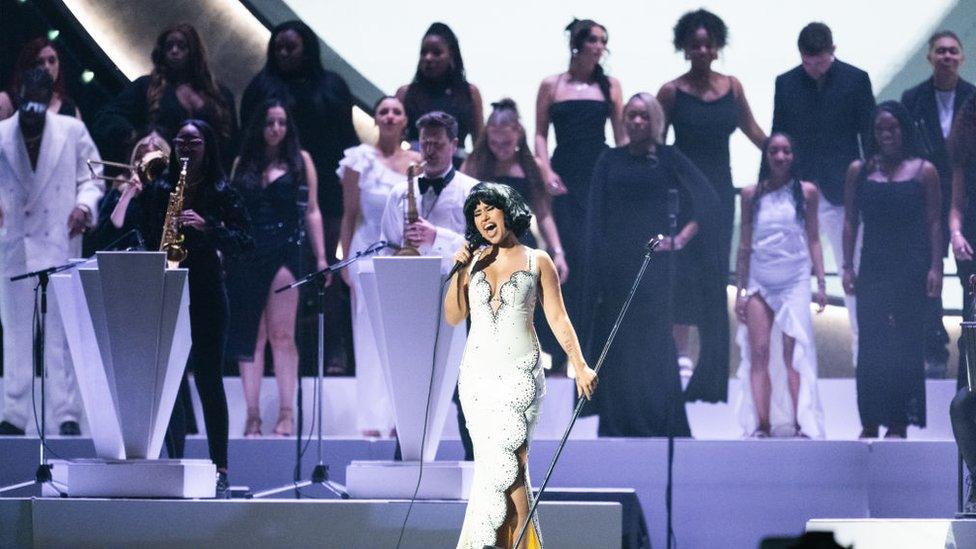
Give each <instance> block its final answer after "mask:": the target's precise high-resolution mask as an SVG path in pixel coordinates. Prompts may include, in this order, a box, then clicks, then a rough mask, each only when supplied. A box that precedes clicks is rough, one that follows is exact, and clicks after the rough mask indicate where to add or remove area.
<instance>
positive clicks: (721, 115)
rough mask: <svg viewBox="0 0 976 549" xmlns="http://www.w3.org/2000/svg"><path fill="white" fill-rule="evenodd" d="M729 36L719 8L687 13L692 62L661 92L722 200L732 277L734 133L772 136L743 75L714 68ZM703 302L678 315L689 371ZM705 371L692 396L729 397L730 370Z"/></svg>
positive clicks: (684, 38)
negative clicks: (691, 337) (759, 119)
mask: <svg viewBox="0 0 976 549" xmlns="http://www.w3.org/2000/svg"><path fill="white" fill-rule="evenodd" d="M727 36H728V29H727V28H726V26H725V22H723V21H722V19H721V18H720V17H718V16H717V15H715V14H714V13H711V12H709V11H707V10H704V9H699V10H696V11H692V12H688V13H686V14H684V15H682V16H681V18H680V19H679V20H678V23H677V24H676V25H675V26H674V39H673V44H674V48H675V50H676V51H682V52H684V56H685V59H687V60H688V61H689V63H690V65H691V66H690V68H689V69H688V72H686V73H684V74H682V75H681V76H679V77H678V78H675V79H674V80H672V81H670V82H668V83H666V84H664V85H663V86H661V89H660V91H658V92H657V99H658V101H660V102H661V106H662V107H663V108H664V114H665V117H666V119H667V125H671V126H674V146H675V147H677V148H678V149H679V150H681V152H682V153H684V155H685V156H686V157H688V159H689V160H691V161H692V162H693V163H694V164H695V166H697V167H698V169H700V170H701V171H702V172H703V173H704V174H705V177H707V178H708V181H709V182H710V183H711V184H712V186H713V187H714V188H715V191H716V192H717V193H718V196H719V199H720V201H721V203H722V209H721V212H720V215H721V221H722V224H721V227H722V247H721V249H720V251H719V255H720V256H721V257H722V258H723V259H724V261H725V263H724V265H725V276H726V277H727V276H728V271H729V259H730V251H731V246H732V225H733V223H734V219H735V194H736V192H735V185H733V183H732V169H731V166H730V160H729V137H731V135H732V133H733V132H735V130H736V128H739V129H741V130H742V132H743V133H745V134H746V136H747V137H748V138H749V140H750V141H752V142H753V143H754V144H755V145H756V147H757V148H760V149H761V148H762V145H763V142H764V141H765V140H766V134H765V133H764V132H763V131H762V129H760V128H759V124H757V123H756V120H755V118H754V117H753V116H752V110H751V109H750V108H749V102H748V101H746V96H745V91H744V90H743V89H742V84H741V83H740V82H739V80H738V79H736V78H735V77H734V76H731V75H725V74H720V73H718V72H716V71H714V70H713V69H712V63H713V62H714V61H715V60H716V59H718V55H719V52H720V51H721V50H722V48H724V47H725V43H726V39H727ZM667 125H666V126H665V131H666V129H667ZM692 272H694V271H692ZM689 283H690V285H692V286H695V285H698V284H700V281H699V280H697V279H694V278H693V279H692V280H691V281H689ZM722 301H723V303H724V302H725V296H722ZM703 306H705V304H703V303H701V302H700V299H693V300H690V301H688V302H686V306H684V307H682V309H681V311H680V314H679V316H678V317H677V318H676V322H677V324H676V325H675V330H674V332H675V333H674V337H675V344H676V345H677V346H678V362H679V364H681V366H682V370H683V371H686V372H688V371H689V369H690V368H691V367H692V363H691V359H690V358H688V357H689V355H690V353H689V349H688V332H689V330H688V327H689V326H691V325H695V324H698V319H699V317H700V316H701V308H702V307H703ZM689 373H690V372H689ZM703 374H704V372H702V371H699V372H698V373H697V374H696V375H695V379H693V381H692V382H690V383H689V390H688V396H689V398H690V399H692V400H695V399H699V398H701V399H703V400H706V401H715V400H725V393H726V388H725V385H726V383H727V377H728V376H727V374H728V372H727V371H723V372H720V373H719V372H715V375H717V376H719V377H720V378H721V380H718V379H715V380H709V381H708V382H706V383H705V384H704V385H703V384H702V382H703V381H704V380H703V379H702V375H703ZM709 377H711V376H709Z"/></svg>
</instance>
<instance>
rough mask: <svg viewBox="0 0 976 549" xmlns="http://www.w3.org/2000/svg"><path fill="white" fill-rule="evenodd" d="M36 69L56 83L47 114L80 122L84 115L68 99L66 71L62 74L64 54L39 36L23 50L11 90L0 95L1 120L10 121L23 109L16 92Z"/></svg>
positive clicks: (12, 76)
mask: <svg viewBox="0 0 976 549" xmlns="http://www.w3.org/2000/svg"><path fill="white" fill-rule="evenodd" d="M34 67H43V68H44V70H46V71H47V73H48V74H50V75H51V79H52V80H54V95H53V96H52V97H51V102H50V103H49V104H48V106H47V110H49V111H51V112H55V113H58V114H63V115H65V116H73V117H75V118H79V119H80V118H81V111H79V110H78V106H77V105H75V102H74V101H73V100H72V99H71V97H70V96H69V95H68V87H67V86H66V85H65V78H64V71H62V70H61V53H60V52H59V51H58V47H57V46H56V45H55V44H54V42H52V41H50V40H49V39H48V38H47V37H44V36H39V37H37V38H35V39H33V40H31V41H30V42H28V43H27V44H25V45H24V48H23V49H22V50H20V55H19V56H18V57H17V63H16V64H15V65H14V70H13V73H12V74H11V77H10V86H9V88H8V89H7V91H0V120H5V119H7V118H10V117H11V116H13V114H14V113H15V112H16V111H17V107H18V106H20V98H19V97H17V90H18V89H19V88H20V84H21V79H22V78H23V76H24V73H25V72H27V71H28V70H30V69H33V68H34Z"/></svg>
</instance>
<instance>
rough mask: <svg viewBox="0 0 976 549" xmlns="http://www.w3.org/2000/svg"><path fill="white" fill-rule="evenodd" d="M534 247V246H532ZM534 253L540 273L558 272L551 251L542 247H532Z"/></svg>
mask: <svg viewBox="0 0 976 549" xmlns="http://www.w3.org/2000/svg"><path fill="white" fill-rule="evenodd" d="M530 249H532V248H530ZM532 253H534V254H535V260H536V262H537V264H538V265H539V274H540V275H542V274H549V273H551V274H553V275H555V274H556V264H555V263H553V262H552V257H550V256H549V252H547V251H545V250H542V249H538V248H536V249H532Z"/></svg>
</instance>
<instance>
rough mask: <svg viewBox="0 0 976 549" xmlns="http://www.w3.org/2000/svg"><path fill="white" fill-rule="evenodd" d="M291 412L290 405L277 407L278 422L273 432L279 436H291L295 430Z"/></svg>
mask: <svg viewBox="0 0 976 549" xmlns="http://www.w3.org/2000/svg"><path fill="white" fill-rule="evenodd" d="M292 414H293V410H292V409H291V408H290V407H288V408H279V409H278V423H276V424H275V428H274V434H276V435H278V436H280V437H290V436H292V434H293V433H294V431H295V425H294V421H293V420H292Z"/></svg>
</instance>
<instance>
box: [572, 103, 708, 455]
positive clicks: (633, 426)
mask: <svg viewBox="0 0 976 549" xmlns="http://www.w3.org/2000/svg"><path fill="white" fill-rule="evenodd" d="M624 126H625V128H626V131H627V134H628V137H629V144H628V145H626V146H624V147H617V148H615V149H610V150H608V151H606V152H605V153H603V154H602V155H601V156H600V159H599V160H598V161H597V164H596V167H595V168H594V170H593V181H592V185H591V188H590V195H589V197H590V199H589V202H588V207H589V209H588V211H587V213H588V216H587V223H586V233H587V235H588V239H587V244H588V245H587V247H588V252H587V254H588V255H587V257H588V258H589V265H588V269H587V275H586V277H585V278H586V296H587V300H588V306H587V309H588V311H587V314H585V316H584V318H585V319H588V320H591V321H592V323H593V325H592V327H591V329H590V331H591V333H592V337H591V339H590V342H589V344H588V345H587V355H586V356H587V357H588V358H589V359H590V361H591V362H593V361H595V360H596V358H597V356H598V353H599V352H600V350H601V345H602V343H603V342H604V341H605V340H606V338H607V336H608V334H609V331H610V328H611V327H612V325H613V322H614V320H615V319H616V317H617V314H618V313H619V310H620V307H621V306H622V305H623V302H624V300H625V298H626V296H627V293H628V292H629V290H630V288H631V286H632V285H633V280H634V276H636V274H637V272H638V270H639V268H640V265H641V261H642V259H643V252H644V246H645V244H647V242H648V240H649V239H650V238H651V237H653V236H655V235H658V234H668V232H669V230H668V227H669V217H668V209H669V208H668V197H669V191H670V190H671V189H676V190H677V191H678V197H679V206H680V208H679V214H678V219H677V226H678V228H679V232H678V233H677V235H676V238H675V240H674V245H673V247H672V244H671V242H670V240H665V241H664V242H663V243H662V244H661V245H660V246H659V248H658V251H659V253H657V254H655V257H654V258H653V259H652V261H651V263H650V265H649V268H648V270H647V272H646V274H645V277H644V280H643V281H642V282H641V284H640V286H639V287H638V290H637V295H635V297H634V300H633V302H632V303H631V306H630V309H628V311H627V316H626V317H625V318H624V320H623V323H622V324H621V326H620V330H619V331H618V332H617V337H616V339H615V340H614V344H613V346H612V347H611V348H610V353H609V354H608V355H607V358H606V362H605V369H604V370H602V371H601V373H600V377H601V379H602V381H601V389H600V391H599V392H597V393H596V395H595V398H594V401H595V402H596V406H595V408H596V409H597V411H598V412H599V414H600V428H599V433H600V436H664V435H667V434H668V432H669V431H670V432H671V433H673V434H674V435H676V436H690V435H691V431H690V428H689V426H688V418H687V416H686V415H685V406H684V399H683V398H682V395H681V383H680V380H679V377H678V363H677V355H676V353H675V346H674V339H673V338H672V335H671V320H670V318H669V316H670V315H669V314H668V313H667V312H668V311H669V310H671V309H678V308H680V306H681V303H680V301H679V300H678V298H677V297H675V298H674V302H675V306H674V307H671V304H670V302H671V298H670V296H671V288H672V284H671V280H670V277H669V259H670V258H669V253H675V254H676V256H675V258H674V260H675V262H676V271H678V272H681V271H682V270H684V265H685V263H686V262H685V258H687V257H688V254H689V249H688V248H687V246H688V244H689V243H690V242H698V241H700V243H701V245H700V246H698V250H700V251H702V252H704V253H711V255H712V256H714V255H715V254H714V251H715V247H714V244H715V242H716V238H715V236H716V227H717V224H715V223H714V222H713V221H712V220H713V219H714V217H715V216H714V211H715V208H716V205H717V199H716V197H715V193H714V191H713V190H712V189H711V187H710V185H709V184H708V182H707V180H705V178H704V176H703V175H702V174H701V172H699V171H698V170H697V169H696V168H695V167H694V166H693V165H692V164H691V163H690V162H689V161H688V159H687V158H685V157H684V155H682V154H681V153H680V152H679V151H678V150H676V149H675V148H674V147H669V146H666V145H663V144H662V141H663V139H662V138H663V128H664V114H663V112H662V111H661V107H660V105H659V104H658V102H657V100H656V99H654V97H653V96H652V95H650V94H648V93H640V94H637V95H635V96H633V97H632V98H631V99H630V100H629V101H628V102H627V104H626V106H625V108H624ZM609 243H612V244H613V245H612V246H610V245H608V244H609ZM671 250H673V251H671ZM695 260H696V261H702V262H703V260H702V258H698V257H696V258H695ZM713 263H714V265H717V262H713ZM713 269H714V267H713ZM679 276H680V275H679ZM726 335H727V334H726ZM726 345H727V342H726ZM669 425H670V429H669Z"/></svg>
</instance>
